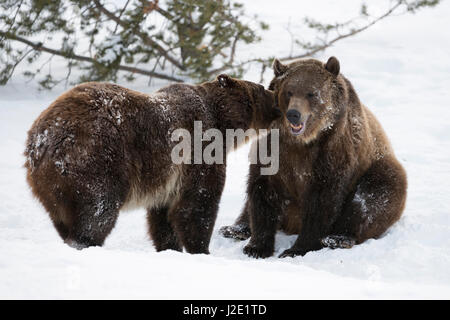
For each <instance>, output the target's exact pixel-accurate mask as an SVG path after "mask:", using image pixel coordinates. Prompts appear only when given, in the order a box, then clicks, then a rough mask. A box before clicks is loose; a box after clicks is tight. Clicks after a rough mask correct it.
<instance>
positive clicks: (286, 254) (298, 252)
mask: <svg viewBox="0 0 450 320" xmlns="http://www.w3.org/2000/svg"><path fill="white" fill-rule="evenodd" d="M307 252H308V251H307V250H302V249H292V248H291V249H287V250H284V252H283V253H282V254H280V255H279V256H278V258H287V257H290V258H294V257H296V256H304V255H305V254H306V253H307Z"/></svg>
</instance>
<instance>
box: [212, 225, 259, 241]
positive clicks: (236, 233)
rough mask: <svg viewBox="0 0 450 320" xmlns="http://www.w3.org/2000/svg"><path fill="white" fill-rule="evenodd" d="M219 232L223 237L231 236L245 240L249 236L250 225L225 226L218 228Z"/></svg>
mask: <svg viewBox="0 0 450 320" xmlns="http://www.w3.org/2000/svg"><path fill="white" fill-rule="evenodd" d="M219 233H220V234H221V235H222V236H223V237H224V238H231V239H235V240H239V241H242V240H247V239H248V238H250V236H251V233H250V227H248V226H243V225H235V226H226V227H222V228H220V229H219Z"/></svg>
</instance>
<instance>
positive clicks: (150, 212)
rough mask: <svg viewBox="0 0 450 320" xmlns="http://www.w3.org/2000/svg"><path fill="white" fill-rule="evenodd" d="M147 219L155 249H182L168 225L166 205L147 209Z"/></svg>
mask: <svg viewBox="0 0 450 320" xmlns="http://www.w3.org/2000/svg"><path fill="white" fill-rule="evenodd" d="M147 221H148V227H149V234H150V237H151V238H152V240H153V244H154V246H155V248H156V251H158V252H159V251H163V250H176V251H182V247H181V245H180V243H179V241H178V238H177V235H176V234H175V231H174V230H173V228H172V226H171V225H170V222H169V218H168V208H167V207H162V208H151V209H147Z"/></svg>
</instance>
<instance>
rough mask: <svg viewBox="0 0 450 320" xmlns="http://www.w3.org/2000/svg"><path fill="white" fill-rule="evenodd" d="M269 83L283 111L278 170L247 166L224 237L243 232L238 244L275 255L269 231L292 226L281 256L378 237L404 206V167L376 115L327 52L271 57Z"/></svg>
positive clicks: (256, 252) (279, 123)
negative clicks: (291, 239) (243, 191)
mask: <svg viewBox="0 0 450 320" xmlns="http://www.w3.org/2000/svg"><path fill="white" fill-rule="evenodd" d="M273 67H274V73H275V77H274V79H273V80H272V82H271V84H270V87H269V89H273V90H274V94H275V101H276V104H277V105H278V106H279V108H280V109H281V111H282V113H283V115H284V116H283V117H282V118H281V119H279V120H277V121H275V122H274V123H273V124H272V126H273V127H274V128H279V130H280V133H279V134H280V145H279V153H280V154H279V156H280V159H279V162H280V164H279V166H280V168H279V171H278V173H277V174H275V175H272V176H270V175H267V176H263V175H261V174H260V170H259V169H260V167H261V165H259V164H253V165H251V166H250V175H249V180H248V188H247V202H246V204H245V207H244V210H243V212H242V213H241V215H240V217H239V218H238V219H237V221H236V222H235V224H234V225H233V226H228V227H224V228H222V229H221V233H222V234H223V235H224V236H225V237H231V238H236V239H240V240H243V239H247V238H249V237H250V236H251V239H250V242H249V243H248V245H247V246H246V247H245V248H244V252H245V253H246V254H247V255H249V256H251V257H256V258H259V257H261V258H264V257H269V256H271V255H273V252H274V241H275V233H276V231H277V230H282V231H284V232H286V233H287V234H298V235H299V236H298V237H297V240H296V242H295V244H294V245H293V246H292V247H291V248H290V249H288V250H286V251H284V252H283V253H282V254H281V255H280V257H286V256H296V255H304V254H306V253H307V252H309V251H313V250H319V249H321V248H323V247H331V248H350V247H352V246H353V245H354V244H360V243H362V242H363V241H365V240H367V239H370V238H378V237H380V236H381V235H382V234H383V233H384V232H385V231H386V230H387V229H388V228H389V227H390V226H391V225H392V224H393V223H394V222H396V221H397V220H398V219H399V218H400V216H401V214H402V211H403V209H404V206H405V200H406V189H407V179H406V173H405V171H404V169H403V168H402V166H401V165H400V163H399V162H398V160H397V159H396V158H395V155H394V152H393V150H392V148H391V145H390V143H389V140H388V138H387V137H386V135H385V133H384V131H383V129H382V127H381V125H380V123H379V122H378V121H377V119H376V118H375V116H374V115H373V114H372V112H370V111H369V109H368V108H367V107H366V106H364V105H363V104H362V103H361V102H360V100H359V98H358V95H357V94H356V92H355V89H354V88H353V86H352V84H351V83H350V81H349V80H347V79H346V78H345V77H344V76H343V75H342V74H340V72H339V70H340V64H339V61H338V60H337V59H336V58H335V57H331V58H330V59H329V60H328V62H327V63H326V64H323V63H322V62H320V61H317V60H314V59H304V60H297V61H295V62H292V63H290V64H289V65H283V64H281V63H280V62H279V61H278V60H275V61H274V65H273Z"/></svg>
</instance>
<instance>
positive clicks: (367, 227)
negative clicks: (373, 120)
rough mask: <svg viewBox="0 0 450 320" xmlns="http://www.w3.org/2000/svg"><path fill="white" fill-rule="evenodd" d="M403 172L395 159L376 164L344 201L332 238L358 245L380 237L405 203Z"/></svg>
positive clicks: (393, 221) (404, 177)
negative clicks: (336, 236) (343, 238)
mask: <svg viewBox="0 0 450 320" xmlns="http://www.w3.org/2000/svg"><path fill="white" fill-rule="evenodd" d="M406 188H407V181H406V173H405V171H404V169H403V168H402V167H401V165H400V164H399V163H398V161H397V160H396V159H392V158H384V159H381V160H378V161H377V162H375V163H374V164H373V165H372V166H371V167H370V168H369V169H368V171H367V172H366V173H365V174H364V175H363V176H362V177H361V179H360V181H359V182H358V185H357V187H356V190H355V191H354V192H353V193H352V194H351V196H350V197H349V198H348V200H347V201H346V204H345V206H344V210H343V215H342V216H341V217H340V218H339V219H338V220H337V221H336V223H335V225H334V227H333V230H332V232H331V234H332V235H339V236H346V237H350V238H352V239H354V240H355V243H356V244H360V243H362V242H364V241H365V240H367V239H372V238H374V239H376V238H379V237H380V236H381V235H382V234H383V233H384V232H386V230H387V229H388V228H389V227H390V226H391V225H392V224H394V223H395V222H396V221H397V220H398V219H399V218H400V216H401V214H402V211H403V209H404V206H405V201H406Z"/></svg>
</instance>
